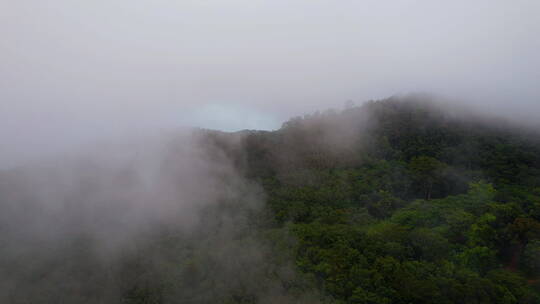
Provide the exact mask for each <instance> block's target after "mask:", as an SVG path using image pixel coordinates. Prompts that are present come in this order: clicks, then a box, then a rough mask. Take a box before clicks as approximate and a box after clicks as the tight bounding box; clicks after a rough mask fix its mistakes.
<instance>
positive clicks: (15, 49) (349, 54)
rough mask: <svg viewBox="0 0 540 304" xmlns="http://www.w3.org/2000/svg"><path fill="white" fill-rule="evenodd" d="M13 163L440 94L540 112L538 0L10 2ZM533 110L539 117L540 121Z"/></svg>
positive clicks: (3, 50)
mask: <svg viewBox="0 0 540 304" xmlns="http://www.w3.org/2000/svg"><path fill="white" fill-rule="evenodd" d="M0 11H1V13H0V14H1V18H0V20H1V21H0V35H1V36H2V40H1V41H0V124H1V125H0V138H1V139H2V145H1V153H0V154H1V157H0V165H1V166H2V167H13V166H16V165H20V164H23V163H26V162H28V161H29V160H32V159H36V158H37V157H41V156H44V155H54V154H57V153H59V152H63V151H66V150H69V149H72V148H74V147H76V146H80V145H81V144H85V143H88V142H91V141H95V140H99V139H103V138H110V137H113V136H114V137H123V136H127V135H129V134H138V133H140V132H144V131H147V130H152V132H154V131H156V130H158V131H159V130H164V129H166V130H170V129H175V128H178V127H184V126H196V127H204V128H216V129H221V130H227V131H234V130H241V129H265V130H272V129H277V128H279V126H280V125H281V123H282V122H284V121H286V120H287V119H288V118H289V117H291V116H295V115H302V114H304V113H311V112H313V111H315V110H321V109H325V108H329V107H340V106H341V105H343V104H344V103H345V102H346V101H348V100H352V101H355V102H363V101H366V100H370V99H380V98H386V97H388V96H392V95H395V94H406V93H411V92H428V93H432V94H436V95H440V96H442V97H445V98H447V99H449V100H454V101H459V102H461V103H465V104H473V105H475V106H477V107H479V108H481V109H482V110H485V111H487V110H489V111H494V112H496V113H503V114H505V115H510V116H515V117H519V118H520V119H522V118H528V119H534V118H537V115H535V113H537V112H538V105H539V103H540V102H539V100H538V96H540V91H539V90H540V89H539V88H538V85H537V83H538V81H539V80H540V75H539V71H540V56H539V55H538V54H540V38H539V37H540V21H539V18H537V17H538V15H539V14H540V4H538V2H537V1H517V2H512V3H509V2H507V1H475V2H474V3H471V2H470V1H452V3H433V2H431V1H394V2H392V3H391V4H390V3H381V2H380V1H359V2H351V1H344V2H339V3H334V2H331V1H319V0H317V1H306V0H299V1H294V2H290V1H271V2H267V1H243V0H233V1H226V2H223V1H216V0H209V1H167V0H163V1H162V0H160V1H154V2H152V3H148V2H144V1H125V0H115V1H91V2H84V3H78V2H77V3H74V2H72V1H66V0H56V1H48V2H43V1H32V0H22V1H3V2H2V3H0ZM533 109H534V111H533Z"/></svg>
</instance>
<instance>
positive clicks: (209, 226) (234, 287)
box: [0, 98, 540, 304]
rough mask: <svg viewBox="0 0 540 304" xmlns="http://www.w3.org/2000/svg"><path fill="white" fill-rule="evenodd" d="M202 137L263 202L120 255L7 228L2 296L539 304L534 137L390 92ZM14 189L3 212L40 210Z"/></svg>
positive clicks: (243, 198)
mask: <svg viewBox="0 0 540 304" xmlns="http://www.w3.org/2000/svg"><path fill="white" fill-rule="evenodd" d="M201 133H203V134H204V139H205V140H204V144H207V145H208V146H212V147H218V149H217V150H216V149H212V151H214V152H215V153H217V154H219V155H220V156H219V157H222V156H223V155H225V156H226V158H227V159H230V160H232V162H233V163H234V167H235V168H237V169H238V170H239V171H240V172H242V175H243V177H244V178H245V180H246V181H249V183H253V184H254V185H259V187H257V189H259V190H260V191H261V193H260V195H261V197H264V204H263V205H262V206H253V205H250V203H249V200H250V197H249V196H250V195H252V194H249V195H248V194H246V195H244V194H243V193H237V194H236V195H235V196H233V199H231V198H227V199H225V198H224V199H223V200H220V202H219V203H218V204H210V205H205V207H204V208H202V209H201V210H200V214H202V216H201V219H200V224H198V225H197V226H195V227H192V228H191V229H188V230H186V229H183V228H182V227H176V226H174V225H163V226H160V227H154V228H155V229H152V230H149V231H143V233H141V234H139V235H137V236H136V237H135V238H133V239H131V240H130V244H129V246H126V247H122V248H123V249H122V250H120V252H119V253H116V254H115V255H114V256H115V258H114V259H112V260H111V259H110V258H107V259H103V257H102V256H101V255H103V253H100V252H97V253H96V250H95V247H93V246H92V242H95V241H96V240H95V239H92V237H89V236H88V237H85V236H84V235H79V234H75V235H76V237H73V238H69V241H68V240H62V241H60V242H55V243H54V245H50V244H46V243H44V246H41V245H40V246H39V247H32V248H35V250H34V251H33V252H31V253H29V252H25V251H24V250H23V249H24V248H26V247H21V248H23V249H20V248H19V249H18V247H17V246H15V245H14V244H20V243H21V242H33V243H35V240H30V238H31V236H25V235H21V234H18V235H15V236H13V235H12V239H10V238H9V237H7V236H8V235H10V234H9V233H8V232H9V231H11V230H13V231H14V230H16V229H17V227H11V226H9V225H2V226H0V228H1V229H2V233H3V234H2V236H3V237H2V244H4V245H5V247H4V248H6V249H5V250H4V251H3V252H2V253H1V254H0V268H1V270H2V272H3V273H4V274H7V276H8V277H10V276H11V277H10V278H12V280H11V282H10V283H9V284H8V283H0V289H2V290H5V291H3V292H0V296H1V298H2V299H8V301H9V302H11V303H104V302H107V303H109V302H110V303H371V304H376V303H388V304H389V303H396V304H400V303H403V304H405V303H407V304H408V303H530V304H534V303H540V292H539V289H540V283H539V281H538V280H539V278H540V135H539V134H538V133H536V131H535V130H532V129H530V128H525V127H520V126H517V125H513V124H511V123H508V122H505V121H503V120H495V119H493V120H488V119H486V118H483V117H481V116H475V115H473V114H468V113H466V112H464V111H459V110H449V109H445V108H443V107H442V106H439V105H437V104H435V103H431V102H427V101H423V100H421V98H420V99H418V98H416V99H415V98H410V99H407V98H390V99H387V100H381V101H374V102H368V103H365V104H364V105H362V106H359V107H347V108H346V109H344V110H342V111H333V110H330V111H326V112H324V113H315V114H313V115H307V116H304V117H302V118H300V117H298V118H294V119H291V120H290V121H288V122H286V123H285V124H284V125H283V127H282V128H281V129H279V130H277V131H272V132H267V131H242V132H238V133H234V134H230V133H223V132H214V131H201ZM216 151H217V152H216ZM210 157H211V155H210ZM216 157H217V158H219V157H218V156H216ZM172 161H174V158H172ZM123 174H124V173H123ZM122 176H124V175H122ZM0 182H1V183H0V190H1V191H0V196H1V197H0V203H2V208H3V211H4V215H3V217H1V219H2V220H6V221H5V222H7V219H8V217H9V216H10V215H9V214H10V213H9V212H12V211H13V208H22V209H24V208H26V209H24V210H29V209H30V208H35V206H34V205H32V204H30V203H28V202H31V201H32V199H33V198H31V197H29V196H28V195H27V194H26V193H28V192H29V190H28V188H21V189H20V190H17V187H14V186H13V185H18V184H17V183H15V182H12V179H11V178H3V177H2V176H0ZM29 188H31V187H29ZM208 191H212V189H208ZM246 191H247V190H246ZM250 191H251V190H250ZM14 193H15V194H14ZM21 193H22V194H21ZM85 193H86V194H85ZM87 193H88V191H86V192H84V193H82V194H80V195H79V196H75V199H77V198H80V197H84V195H87ZM8 201H9V202H15V201H16V202H17V204H18V205H17V206H19V207H13V206H12V205H9V204H8V203H6V202H8ZM20 206H23V207H20ZM68 207H69V206H68ZM21 246H22V245H21ZM8 248H9V250H8ZM13 278H15V279H13ZM8 290H9V291H8Z"/></svg>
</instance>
